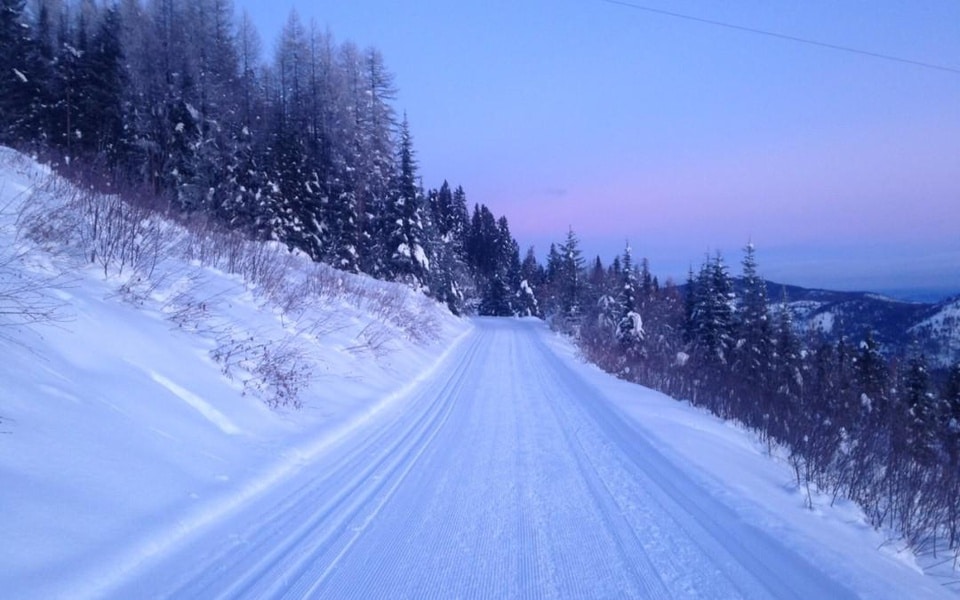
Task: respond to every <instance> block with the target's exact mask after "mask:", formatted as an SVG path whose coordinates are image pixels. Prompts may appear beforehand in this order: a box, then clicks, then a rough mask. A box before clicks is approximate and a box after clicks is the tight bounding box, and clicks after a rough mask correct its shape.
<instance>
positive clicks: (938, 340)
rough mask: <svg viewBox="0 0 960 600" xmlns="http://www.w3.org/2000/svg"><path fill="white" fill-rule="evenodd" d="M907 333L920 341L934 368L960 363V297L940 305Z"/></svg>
mask: <svg viewBox="0 0 960 600" xmlns="http://www.w3.org/2000/svg"><path fill="white" fill-rule="evenodd" d="M907 333H909V334H910V336H911V337H912V338H914V339H916V340H919V343H920V347H921V348H922V349H923V351H924V352H925V353H926V355H927V356H928V357H929V358H930V360H931V362H932V363H933V365H934V366H937V367H948V368H949V367H952V366H954V365H956V364H957V363H960V296H958V297H956V298H951V299H949V300H945V301H944V302H941V303H940V304H938V305H937V306H936V307H935V308H934V309H933V310H932V311H931V314H930V315H929V316H927V318H925V319H924V320H922V321H920V322H919V323H917V324H916V325H914V326H913V327H911V328H910V329H909V330H907Z"/></svg>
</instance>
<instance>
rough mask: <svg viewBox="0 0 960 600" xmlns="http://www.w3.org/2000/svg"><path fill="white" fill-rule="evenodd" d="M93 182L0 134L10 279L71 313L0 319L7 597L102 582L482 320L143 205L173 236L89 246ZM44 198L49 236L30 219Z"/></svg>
mask: <svg viewBox="0 0 960 600" xmlns="http://www.w3.org/2000/svg"><path fill="white" fill-rule="evenodd" d="M81 195H82V194H81V192H79V191H78V190H76V189H75V188H72V187H71V186H69V185H68V184H67V183H66V182H64V181H62V180H60V179H58V178H57V177H55V176H53V175H51V173H50V172H49V170H48V169H46V168H45V167H43V166H40V165H38V164H36V163H34V162H32V161H30V160H29V159H27V158H25V157H24V156H22V155H20V154H17V153H15V152H12V151H10V150H8V149H4V148H0V249H4V250H2V251H0V252H5V253H6V254H4V255H3V256H0V297H2V295H3V293H4V290H6V289H10V287H9V286H10V285H11V284H10V282H11V281H16V280H21V279H22V278H23V277H27V278H32V279H30V280H31V281H37V282H39V283H38V286H39V287H38V289H36V290H35V292H36V293H37V299H38V301H42V302H43V303H46V304H47V305H55V307H56V310H57V317H58V318H57V319H56V320H54V321H52V322H48V323H40V324H36V323H35V324H30V323H28V322H25V321H24V320H22V319H17V315H12V316H9V317H8V318H6V319H5V320H4V321H3V322H2V324H0V348H2V353H3V357H4V360H3V361H0V389H2V393H0V432H2V433H3V434H4V435H0V477H2V481H3V485H2V486H0V507H2V510H3V514H4V516H5V525H4V532H3V534H2V535H3V543H0V564H2V565H3V568H2V569H0V589H2V590H4V592H3V594H4V595H5V596H7V597H16V598H52V597H67V596H69V597H82V596H84V595H91V596H96V595H97V591H98V590H100V589H102V588H103V586H107V585H109V584H110V582H111V581H112V580H114V579H115V578H118V577H121V576H122V575H123V572H124V571H125V570H128V569H132V568H135V567H136V565H137V564H138V563H139V562H140V561H142V560H145V559H146V558H148V557H149V556H151V555H154V554H156V553H159V552H163V551H165V550H166V549H168V548H169V547H170V546H171V545H174V544H177V543H179V542H180V541H181V540H182V539H184V538H185V537H186V536H189V535H190V534H191V532H193V531H195V530H197V529H198V528H202V527H203V526H205V524H207V523H210V522H212V521H215V520H217V519H220V518H222V517H223V516H224V515H226V514H227V513H229V511H231V510H233V509H235V508H236V507H237V506H239V505H240V504H242V503H243V502H245V501H246V500H248V499H249V498H251V497H253V496H255V495H256V494H258V493H260V491H262V490H263V489H266V488H267V487H269V485H271V484H272V483H274V482H276V481H278V480H280V479H282V478H284V477H287V476H290V475H291V474H293V473H295V472H296V471H297V469H298V468H300V467H301V466H302V465H303V464H304V463H305V462H308V461H310V460H312V459H314V458H316V457H317V456H320V455H322V454H323V453H324V452H325V451H327V449H329V448H330V447H331V446H332V445H334V444H336V442H337V440H338V439H340V438H342V437H343V436H344V435H346V433H347V432H349V431H350V430H352V429H353V428H356V427H358V426H359V424H361V423H363V422H364V421H365V420H368V419H371V418H374V417H375V416H376V415H377V414H378V412H380V411H383V410H384V409H385V408H386V407H388V406H389V405H390V403H391V402H394V401H395V400H396V399H397V398H398V397H399V396H398V394H397V392H398V390H401V389H403V388H404V386H407V385H409V383H410V381H412V380H416V379H417V378H418V376H419V375H421V374H423V373H425V372H428V371H429V369H430V368H431V366H433V365H434V364H436V362H437V361H438V360H439V359H440V357H441V356H442V355H443V353H444V352H445V350H446V349H448V348H449V347H450V345H451V342H452V340H454V339H456V338H457V337H458V336H461V335H462V334H463V333H464V332H465V330H466V329H467V328H468V327H469V325H467V324H465V323H463V322H461V321H459V320H457V319H455V318H454V317H452V316H450V315H449V314H448V313H447V312H446V311H445V310H444V309H443V308H442V307H439V306H438V305H436V304H435V303H433V302H431V301H429V300H427V299H425V298H423V297H422V296H420V295H418V294H416V293H414V292H413V291H411V290H408V289H406V288H402V287H400V286H396V285H392V284H387V283H383V282H378V281H374V280H372V279H369V278H367V277H361V276H353V275H349V274H344V273H340V272H337V271H334V270H332V269H329V268H326V267H323V266H318V265H315V264H313V263H311V262H310V261H308V260H306V259H305V258H303V257H300V256H297V255H295V254H289V253H287V252H286V251H285V250H284V249H282V248H275V247H264V248H262V249H257V250H255V252H259V253H260V254H249V251H250V248H249V247H247V246H242V244H241V243H240V242H238V241H236V240H228V241H230V242H231V243H236V244H239V245H238V246H237V248H238V249H239V250H237V253H235V254H232V255H231V254H229V253H228V250H229V249H228V248H224V247H223V246H224V244H223V240H217V239H210V240H198V239H197V238H196V237H192V236H196V234H191V233H190V232H187V231H185V230H183V228H181V227H179V226H177V225H174V224H171V223H159V222H154V221H151V222H146V221H141V222H138V223H137V225H138V226H140V227H141V229H140V230H138V232H139V233H138V235H139V236H140V237H138V238H135V239H136V243H137V244H139V245H140V249H141V251H142V247H143V246H145V245H146V244H148V243H150V239H151V238H150V237H149V235H154V234H155V235H157V236H158V237H157V239H158V240H160V242H158V243H162V244H163V246H162V247H163V249H164V250H165V252H164V253H163V254H162V255H160V256H159V257H156V258H155V259H154V260H151V261H150V262H149V264H148V263H145V262H141V263H138V264H134V263H129V262H128V263H126V264H124V265H123V266H122V267H121V263H120V262H119V259H115V260H113V261H112V262H108V261H107V260H106V259H104V257H103V255H102V254H98V255H97V257H96V258H94V259H92V260H91V259H90V257H91V248H93V247H94V246H92V244H93V243H94V242H92V241H91V240H90V239H87V238H85V237H84V235H85V233H84V229H83V227H84V226H85V224H84V222H83V220H82V215H78V214H77V213H74V212H71V210H72V208H71V206H72V204H71V203H74V204H76V203H77V202H80V201H81V200H84V201H88V202H94V201H97V202H100V201H102V202H107V203H108V202H109V201H110V200H109V199H104V198H86V199H82V198H80V196H81ZM38 214H40V215H46V216H43V217H42V218H40V219H39V220H38V219H37V215H38ZM31 218H33V219H34V221H33V222H34V224H35V225H37V224H42V225H43V226H44V229H43V231H42V232H40V233H42V234H44V235H46V236H47V237H44V235H35V236H34V239H33V240H31V239H27V238H26V237H25V236H24V235H23V234H24V232H25V230H26V229H27V228H28V227H29V224H30V222H31ZM143 218H144V219H148V218H153V217H143ZM144 232H145V233H144ZM35 233H36V232H35ZM58 236H59V237H58ZM218 244H219V246H218ZM245 253H246V254H245ZM238 256H239V257H241V258H242V257H247V259H250V260H252V261H260V262H257V263H256V264H254V265H252V266H251V265H249V264H247V265H244V264H242V263H240V262H238V261H237V260H235V259H236V258H237V257H238ZM251 257H252V258H251ZM231 260H233V263H236V264H232V263H231V262H230V261H231ZM254 269H260V270H261V271H265V270H266V271H269V272H270V273H273V274H274V275H276V276H275V277H272V278H271V277H269V276H268V277H260V278H256V277H250V276H249V274H250V273H251V272H252V271H253V270H254ZM271 269H272V270H271ZM5 286H6V287H5ZM293 400H295V401H293ZM267 403H270V404H274V405H278V406H280V408H278V409H276V410H271V409H270V408H269V407H268V406H267ZM283 405H286V407H283ZM295 405H299V406H302V408H301V409H300V410H294V409H292V406H295ZM107 565H110V566H109V567H107Z"/></svg>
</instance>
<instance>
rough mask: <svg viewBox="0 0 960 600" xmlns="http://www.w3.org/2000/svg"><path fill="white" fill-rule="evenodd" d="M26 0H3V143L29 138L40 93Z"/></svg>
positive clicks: (0, 35) (0, 11)
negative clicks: (33, 64)
mask: <svg viewBox="0 0 960 600" xmlns="http://www.w3.org/2000/svg"><path fill="white" fill-rule="evenodd" d="M23 13H24V0H0V90H3V91H2V92H0V143H3V144H17V143H23V142H27V141H31V140H30V139H29V136H30V131H29V121H30V119H31V116H32V115H31V114H30V112H31V108H32V107H33V106H34V103H35V100H36V98H37V96H38V95H39V91H40V90H39V82H38V81H35V80H34V77H35V73H34V70H33V69H31V64H30V57H31V55H32V53H33V50H34V46H33V41H32V40H31V38H30V29H29V27H28V26H27V24H26V23H25V22H24V18H23V17H24V14H23Z"/></svg>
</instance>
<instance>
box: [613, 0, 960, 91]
mask: <svg viewBox="0 0 960 600" xmlns="http://www.w3.org/2000/svg"><path fill="white" fill-rule="evenodd" d="M600 1H601V2H606V3H607V4H616V5H618V6H624V7H627V8H633V9H635V10H642V11H645V12H649V13H654V14H658V15H663V16H666V17H673V18H676V19H684V20H687V21H695V22H697V23H705V24H707V25H714V26H716V27H725V28H727V29H735V30H737V31H745V32H747V33H753V34H757V35H765V36H767V37H772V38H778V39H781V40H788V41H791V42H797V43H800V44H807V45H810V46H819V47H820V48H828V49H830V50H839V51H841V52H849V53H851V54H860V55H862V56H870V57H872V58H879V59H882V60H889V61H893V62H898V63H904V64H908V65H913V66H915V67H923V68H925V69H936V70H937V71H946V72H947V73H953V74H955V75H960V69H958V68H955V67H947V66H944V65H936V64H933V63H927V62H922V61H919V60H911V59H909V58H901V57H899V56H892V55H890V54H881V53H879V52H870V51H869V50H860V49H859V48H851V47H849V46H839V45H837V44H828V43H826V42H818V41H817V40H810V39H807V38H802V37H797V36H793V35H787V34H784V33H776V32H774V31H767V30H765V29H756V28H754V27H745V26H743V25H734V24H733V23H725V22H723V21H715V20H713V19H705V18H703V17H694V16H692V15H685V14H681V13H677V12H672V11H669V10H663V9H660V8H653V7H650V6H643V5H640V4H635V3H633V2H626V1H624V0H600Z"/></svg>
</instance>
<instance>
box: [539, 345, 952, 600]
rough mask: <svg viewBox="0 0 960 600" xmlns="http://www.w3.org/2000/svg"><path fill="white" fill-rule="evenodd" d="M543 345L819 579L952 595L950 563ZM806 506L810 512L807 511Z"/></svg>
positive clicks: (666, 404) (657, 400) (699, 423)
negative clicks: (929, 560)
mask: <svg viewBox="0 0 960 600" xmlns="http://www.w3.org/2000/svg"><path fill="white" fill-rule="evenodd" d="M548 340H549V342H550V344H551V347H552V348H553V349H554V351H555V352H557V354H559V355H561V356H563V357H565V358H566V359H567V360H568V361H569V362H570V363H571V364H573V367H574V368H575V369H576V371H577V372H578V373H580V374H581V375H583V377H584V378H585V379H586V380H588V381H589V382H590V383H591V385H593V386H594V387H595V388H596V389H597V390H598V391H599V394H600V395H601V396H602V397H604V398H607V399H609V400H610V401H611V403H612V404H613V406H614V407H615V409H616V410H617V412H619V413H620V414H621V415H622V416H623V417H624V418H626V419H628V420H629V421H631V422H632V423H633V424H634V427H635V428H636V429H637V433H638V435H642V436H643V437H644V438H646V439H647V440H648V441H650V442H651V443H652V444H653V445H654V446H655V447H656V448H657V449H658V450H659V451H660V452H662V453H663V455H664V456H665V457H667V458H668V459H670V460H671V462H673V463H674V464H675V465H676V466H677V467H678V468H681V469H683V470H684V471H686V472H688V473H689V474H690V476H691V477H692V478H693V479H694V480H695V481H697V482H698V483H699V484H700V485H701V486H702V487H704V488H705V489H707V490H710V491H711V492H712V493H713V494H714V496H716V497H717V498H719V499H721V500H722V501H723V502H724V503H725V504H727V505H728V506H730V507H731V508H732V509H734V510H735V511H736V513H737V514H738V515H739V516H740V517H741V518H742V519H743V520H744V521H746V522H748V523H751V524H753V525H756V526H758V527H760V528H761V529H763V530H765V531H769V532H773V533H774V535H776V536H777V537H778V538H779V539H781V540H783V542H784V543H785V544H786V545H787V546H789V547H791V548H794V549H795V550H796V551H797V552H798V553H799V554H800V555H802V556H804V557H806V558H808V559H809V560H810V561H811V562H812V563H813V564H815V565H817V566H818V567H819V568H820V569H821V570H823V572H825V573H827V574H829V575H831V576H832V577H833V578H834V579H836V580H838V581H842V582H845V583H846V584H848V585H849V587H850V588H851V589H852V590H855V591H856V592H857V593H858V594H859V595H860V596H861V597H863V598H943V597H950V596H951V595H952V594H950V590H951V589H954V590H955V589H958V588H960V586H957V585H953V586H952V587H947V584H948V583H953V584H955V583H956V582H957V574H956V573H955V572H952V570H951V564H950V563H951V562H952V561H949V560H946V561H944V559H945V558H948V557H941V558H940V560H938V561H936V563H937V564H936V565H933V564H930V565H927V566H928V567H931V568H928V570H927V574H926V575H925V574H924V569H922V568H921V567H920V565H919V564H918V559H917V557H916V556H915V555H914V554H913V552H912V551H911V550H910V549H909V548H907V547H906V545H905V544H903V543H901V542H899V541H897V540H896V538H895V535H894V534H892V533H891V532H884V531H877V530H875V529H874V528H873V527H871V526H870V524H869V523H868V521H867V519H866V517H865V516H864V515H863V512H862V510H861V509H860V508H859V507H858V506H856V505H855V504H854V503H852V502H849V501H843V500H838V501H836V502H833V501H832V500H833V499H832V498H831V497H829V496H823V495H817V494H816V491H815V490H812V491H811V492H810V494H811V496H810V497H809V498H808V496H807V490H805V489H802V488H798V486H797V483H796V479H795V478H794V476H793V471H792V469H791V468H790V466H789V465H788V463H787V461H786V460H785V457H782V456H779V455H778V450H777V449H776V448H774V449H772V453H771V449H769V448H767V447H766V446H765V445H764V444H762V443H761V442H759V441H758V440H757V438H756V436H755V435H753V434H752V433H750V432H749V431H746V430H744V429H742V428H741V427H739V426H738V425H736V424H734V423H730V422H724V421H722V420H720V419H718V418H717V417H714V416H713V415H711V414H710V413H708V412H707V411H705V410H702V409H699V408H696V407H694V406H692V405H691V404H689V403H688V402H683V401H677V400H675V399H673V398H670V397H669V396H666V395H664V394H661V393H659V392H656V391H654V390H651V389H648V388H644V387H641V386H639V385H636V384H632V383H628V382H625V381H622V380H619V379H616V378H614V377H611V376H610V375H608V374H606V373H604V372H603V371H601V370H600V369H599V368H598V367H596V366H594V365H590V364H585V363H583V362H582V359H581V358H580V355H579V353H578V352H577V350H576V349H575V348H574V347H573V345H572V344H571V343H570V342H569V341H568V340H567V339H566V338H564V337H562V336H560V335H558V334H550V335H549V337H548ZM808 502H812V505H813V509H812V510H811V509H809V508H808Z"/></svg>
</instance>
